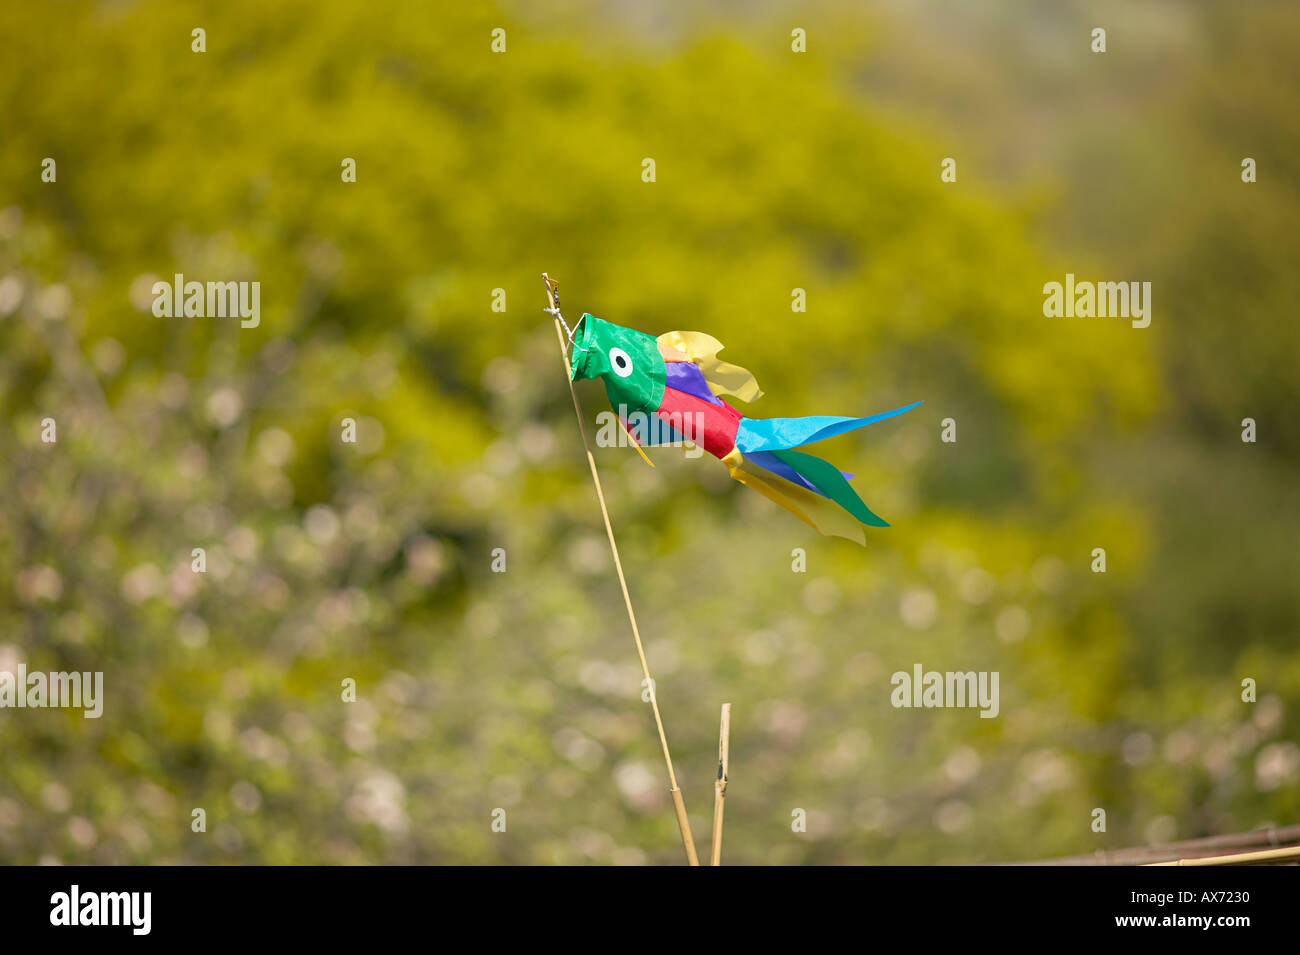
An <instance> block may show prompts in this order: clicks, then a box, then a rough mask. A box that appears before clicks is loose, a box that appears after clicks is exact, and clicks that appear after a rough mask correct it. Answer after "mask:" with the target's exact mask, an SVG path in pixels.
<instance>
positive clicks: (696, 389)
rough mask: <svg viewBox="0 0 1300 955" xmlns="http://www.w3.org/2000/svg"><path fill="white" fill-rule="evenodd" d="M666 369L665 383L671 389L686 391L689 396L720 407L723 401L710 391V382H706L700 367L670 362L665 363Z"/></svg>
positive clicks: (689, 362)
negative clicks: (666, 378)
mask: <svg viewBox="0 0 1300 955" xmlns="http://www.w3.org/2000/svg"><path fill="white" fill-rule="evenodd" d="M664 367H665V368H667V370H668V380H667V381H666V382H665V384H667V386H668V387H669V388H676V389H677V390H678V391H684V392H686V393H687V394H688V395H694V396H695V397H696V398H700V399H702V400H704V401H707V402H709V404H714V405H720V404H722V401H721V400H720V399H719V398H718V396H717V395H715V394H714V393H713V392H712V391H710V390H709V385H708V382H706V381H705V380H704V373H703V372H701V371H700V366H699V365H697V364H695V362H693V361H669V362H664Z"/></svg>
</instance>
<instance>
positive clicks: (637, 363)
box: [569, 312, 668, 415]
mask: <svg viewBox="0 0 1300 955" xmlns="http://www.w3.org/2000/svg"><path fill="white" fill-rule="evenodd" d="M667 376H668V373H667V370H666V368H665V366H664V359H663V356H662V355H661V354H659V343H658V341H657V340H656V339H655V337H654V336H653V335H647V334H646V333H645V332H638V331H637V330H636V329H634V328H624V327H623V326H622V325H614V324H613V323H611V322H606V321H602V320H601V319H599V318H597V317H596V316H594V315H588V314H586V313H585V312H584V313H583V316H582V318H580V319H578V326H577V328H576V329H574V332H573V347H572V348H571V349H570V351H569V377H570V378H572V379H574V380H575V381H577V380H580V379H583V378H599V379H600V380H601V381H603V382H604V383H605V393H606V394H607V395H609V403H610V404H611V405H612V406H613V407H614V410H615V411H619V412H620V413H627V414H630V413H632V412H634V411H639V412H641V413H642V414H646V415H651V414H654V413H655V412H656V411H658V410H659V404H660V402H661V401H663V397H664V384H665V382H666V381H667ZM623 409H626V411H625V412H624V411H623Z"/></svg>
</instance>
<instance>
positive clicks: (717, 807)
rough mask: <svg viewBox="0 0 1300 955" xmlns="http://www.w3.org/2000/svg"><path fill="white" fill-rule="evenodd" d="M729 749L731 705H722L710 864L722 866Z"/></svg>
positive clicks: (714, 786)
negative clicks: (723, 816)
mask: <svg viewBox="0 0 1300 955" xmlns="http://www.w3.org/2000/svg"><path fill="white" fill-rule="evenodd" d="M730 748H731V704H730V703H723V704H722V723H721V725H720V726H719V728H718V778H717V779H716V780H714V782H713V852H712V857H711V858H710V860H709V861H710V864H712V865H722V811H723V808H724V807H725V805H726V798H727V775H728V761H729V760H728V757H729V751H730Z"/></svg>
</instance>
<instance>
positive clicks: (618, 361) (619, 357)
mask: <svg viewBox="0 0 1300 955" xmlns="http://www.w3.org/2000/svg"><path fill="white" fill-rule="evenodd" d="M614 364H616V365H618V367H620V368H622V367H623V366H624V365H626V364H627V359H626V358H624V357H623V356H622V355H615V356H614Z"/></svg>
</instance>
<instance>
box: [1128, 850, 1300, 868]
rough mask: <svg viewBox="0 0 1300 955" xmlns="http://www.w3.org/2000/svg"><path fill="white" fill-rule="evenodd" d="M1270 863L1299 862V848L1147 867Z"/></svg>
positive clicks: (1234, 853) (1236, 854) (1152, 863)
mask: <svg viewBox="0 0 1300 955" xmlns="http://www.w3.org/2000/svg"><path fill="white" fill-rule="evenodd" d="M1272 862H1300V846H1286V847H1285V848H1282V849H1261V850H1259V851H1258V852H1233V853H1230V854H1228V855H1223V856H1200V857H1195V858H1191V859H1174V860H1173V861H1172V862H1148V863H1146V866H1147V867H1151V866H1158V865H1268V864H1269V863H1272Z"/></svg>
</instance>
